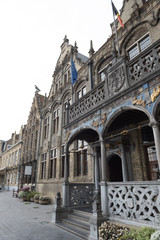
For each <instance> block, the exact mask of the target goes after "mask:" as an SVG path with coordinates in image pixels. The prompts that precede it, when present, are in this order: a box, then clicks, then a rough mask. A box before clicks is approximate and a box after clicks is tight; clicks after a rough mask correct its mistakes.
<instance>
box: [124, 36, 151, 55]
mask: <svg viewBox="0 0 160 240" xmlns="http://www.w3.org/2000/svg"><path fill="white" fill-rule="evenodd" d="M150 44H151V40H150V37H149V34H147V35H145V36H144V37H142V38H140V39H139V40H138V41H137V42H136V43H134V44H133V45H132V46H131V47H130V48H129V49H128V50H127V51H128V54H129V59H130V60H132V59H133V58H135V57H136V56H137V55H138V54H139V53H140V52H142V51H144V50H145V49H146V48H148V47H149V46H150Z"/></svg>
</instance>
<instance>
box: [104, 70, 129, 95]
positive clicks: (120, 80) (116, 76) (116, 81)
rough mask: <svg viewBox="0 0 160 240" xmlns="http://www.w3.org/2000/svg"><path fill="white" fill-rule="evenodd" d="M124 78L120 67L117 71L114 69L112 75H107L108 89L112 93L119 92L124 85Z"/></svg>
mask: <svg viewBox="0 0 160 240" xmlns="http://www.w3.org/2000/svg"><path fill="white" fill-rule="evenodd" d="M124 80H125V76H124V69H123V66H121V67H120V68H118V69H115V70H114V71H113V72H112V73H110V74H108V89H109V91H111V92H112V93H116V92H119V90H120V89H121V88H122V86H123V84H124Z"/></svg>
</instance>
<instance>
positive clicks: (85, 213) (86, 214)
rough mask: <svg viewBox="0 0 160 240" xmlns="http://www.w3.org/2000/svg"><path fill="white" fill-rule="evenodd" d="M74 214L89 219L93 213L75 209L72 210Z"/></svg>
mask: <svg viewBox="0 0 160 240" xmlns="http://www.w3.org/2000/svg"><path fill="white" fill-rule="evenodd" d="M72 215H74V216H77V217H80V218H83V219H86V220H87V221H88V220H90V218H91V215H92V213H90V212H84V211H81V210H76V209H73V210H72Z"/></svg>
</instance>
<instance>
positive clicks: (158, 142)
mask: <svg viewBox="0 0 160 240" xmlns="http://www.w3.org/2000/svg"><path fill="white" fill-rule="evenodd" d="M150 126H151V127H152V129H153V135H154V142H155V147H156V153H157V160H158V167H159V170H160V133H159V124H158V122H154V123H151V124H150Z"/></svg>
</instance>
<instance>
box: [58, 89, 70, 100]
mask: <svg viewBox="0 0 160 240" xmlns="http://www.w3.org/2000/svg"><path fill="white" fill-rule="evenodd" d="M67 96H71V90H70V89H68V90H65V91H64V93H63V94H62V97H61V101H60V104H63V103H64V101H65V99H66V97H67Z"/></svg>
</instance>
